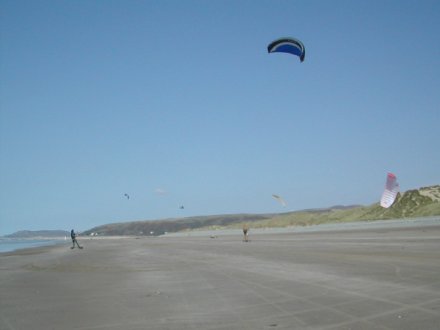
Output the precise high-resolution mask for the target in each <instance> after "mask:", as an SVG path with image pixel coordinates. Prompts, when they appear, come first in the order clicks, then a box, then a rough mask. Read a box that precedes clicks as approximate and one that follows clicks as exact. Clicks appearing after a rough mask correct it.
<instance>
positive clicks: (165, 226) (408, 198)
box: [84, 185, 440, 236]
mask: <svg viewBox="0 0 440 330" xmlns="http://www.w3.org/2000/svg"><path fill="white" fill-rule="evenodd" d="M435 215H440V185H436V186H431V187H423V188H420V189H414V190H408V191H406V192H405V193H403V194H399V195H398V196H397V198H396V201H395V202H394V204H393V205H392V206H391V207H390V208H388V209H384V208H382V207H381V206H380V205H379V203H376V204H373V205H370V206H358V205H355V206H334V207H330V208H325V209H312V210H303V211H296V212H289V213H282V214H235V215H215V216H199V217H188V218H181V219H169V220H156V221H135V222H124V223H113V224H107V225H103V226H99V227H95V228H92V229H90V230H87V231H85V232H84V234H86V235H90V234H91V233H98V235H107V236H111V235H162V234H164V233H165V232H178V231H185V230H200V229H211V230H212V229H220V228H241V227H242V226H243V225H244V224H245V223H247V224H248V225H250V226H251V227H253V228H264V227H286V226H308V225H315V224H322V223H332V222H350V221H363V220H365V221H367V220H384V219H400V218H412V217H427V216H435Z"/></svg>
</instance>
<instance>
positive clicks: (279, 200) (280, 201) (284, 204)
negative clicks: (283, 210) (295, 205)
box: [272, 194, 287, 206]
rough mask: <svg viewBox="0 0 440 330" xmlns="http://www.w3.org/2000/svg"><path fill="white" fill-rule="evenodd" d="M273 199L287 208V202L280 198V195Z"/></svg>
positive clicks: (274, 196)
mask: <svg viewBox="0 0 440 330" xmlns="http://www.w3.org/2000/svg"><path fill="white" fill-rule="evenodd" d="M272 197H273V198H275V199H276V200H277V201H278V202H279V203H280V204H281V205H282V206H286V205H287V204H286V202H285V200H284V199H283V198H282V197H281V196H278V195H275V194H274V195H272Z"/></svg>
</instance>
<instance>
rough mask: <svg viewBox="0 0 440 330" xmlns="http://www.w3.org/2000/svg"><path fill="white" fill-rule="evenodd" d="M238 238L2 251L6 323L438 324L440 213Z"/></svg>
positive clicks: (2, 321)
mask: <svg viewBox="0 0 440 330" xmlns="http://www.w3.org/2000/svg"><path fill="white" fill-rule="evenodd" d="M213 237H214V236H213ZM241 238H242V234H241V232H240V231H237V234H235V235H223V236H218V237H215V238H210V236H208V235H207V236H203V235H200V236H197V237H151V238H123V239H86V238H81V237H79V238H78V241H79V242H80V244H81V245H83V246H84V249H83V250H79V249H73V250H71V249H70V243H69V242H66V245H62V246H51V247H44V248H35V249H29V250H22V251H17V252H13V253H3V254H0V329H2V330H10V329H14V330H15V329H23V330H28V329H32V330H38V329H44V330H47V329H111V330H113V329H158V330H162V329H176V330H177V329H178V330H182V329H218V330H220V329H225V330H226V329H425V330H426V329H439V328H440V224H439V225H431V226H420V227H419V226H412V227H401V228H400V227H396V226H394V227H392V228H386V227H381V228H374V227H371V228H368V227H366V228H360V229H353V230H345V231H337V230H332V231H325V230H323V231H313V232H299V233H296V232H287V233H276V234H259V235H252V228H251V231H250V240H251V241H250V242H248V243H244V242H242V241H241Z"/></svg>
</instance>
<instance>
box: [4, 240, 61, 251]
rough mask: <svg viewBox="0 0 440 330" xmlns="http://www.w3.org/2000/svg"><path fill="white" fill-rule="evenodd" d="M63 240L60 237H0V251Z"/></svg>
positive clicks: (56, 242) (51, 243)
mask: <svg viewBox="0 0 440 330" xmlns="http://www.w3.org/2000/svg"><path fill="white" fill-rule="evenodd" d="M64 242H65V241H64V240H60V239H15V238H3V237H0V252H10V251H15V250H20V249H29V248H35V247H39V246H48V245H55V244H59V243H64Z"/></svg>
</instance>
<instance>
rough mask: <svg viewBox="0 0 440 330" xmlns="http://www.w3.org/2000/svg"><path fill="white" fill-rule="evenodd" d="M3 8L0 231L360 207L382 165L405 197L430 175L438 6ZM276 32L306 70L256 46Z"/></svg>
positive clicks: (437, 155)
mask: <svg viewBox="0 0 440 330" xmlns="http://www.w3.org/2000/svg"><path fill="white" fill-rule="evenodd" d="M0 15H1V17H0V31H1V32H0V33H1V35H0V37H1V39H0V43H1V48H0V52H1V53H0V56H1V57H0V186H1V189H0V235H2V234H8V233H11V232H14V231H16V230H21V229H30V230H38V229H66V230H69V229H71V228H75V229H77V230H78V231H81V230H86V229H90V228H92V227H94V226H97V225H100V224H105V223H111V222H123V221H133V220H150V219H164V218H170V217H186V216H192V215H208V214H224V213H266V212H285V211H293V210H299V209H304V208H314V207H327V206H331V205H335V204H347V205H348V204H372V203H375V202H377V201H378V200H379V198H380V195H381V193H382V189H383V186H384V183H385V178H386V173H387V172H388V171H391V172H393V173H395V174H396V175H397V177H398V181H399V183H400V186H401V189H402V190H408V189H413V188H418V187H421V186H426V185H433V184H439V183H440V170H439V169H440V133H439V132H440V129H439V127H440V93H439V90H440V42H439V35H440V2H439V1H416V0H414V1H391V0H389V1H375V0H373V1H370V0H369V1H348V0H345V1H341V0H335V1H244V0H243V1H240V0H238V1H237V0H234V1H177V0H176V1H140V0H138V1H133V0H131V1H122V0H119V1H92V0H87V1H85V0H79V1H62V0H61V1H60V0H57V1H44V0H42V1H21V0H18V1H17V0H14V1H9V0H0ZM285 36H291V37H296V38H299V39H300V40H302V41H303V43H304V44H305V47H306V58H305V61H304V62H303V63H300V62H299V60H298V58H297V57H295V56H290V55H287V54H270V55H269V54H268V53H267V48H266V47H267V45H268V44H269V43H270V42H271V41H272V40H274V39H277V38H279V37H285ZM125 193H127V194H129V195H130V199H127V198H125V197H124V194H125ZM272 194H278V195H281V196H283V198H284V199H285V200H286V202H287V206H286V207H282V206H281V205H280V204H278V203H277V202H276V201H275V200H274V199H273V198H272V197H271V195H272ZM180 205H184V206H185V208H184V209H180V208H179V206H180Z"/></svg>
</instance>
